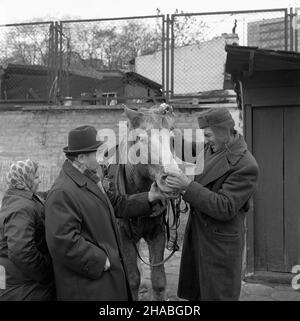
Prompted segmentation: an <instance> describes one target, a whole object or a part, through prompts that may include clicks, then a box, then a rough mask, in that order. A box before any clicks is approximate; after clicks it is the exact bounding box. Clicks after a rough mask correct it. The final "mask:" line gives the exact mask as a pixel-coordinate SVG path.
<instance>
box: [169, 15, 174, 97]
mask: <svg viewBox="0 0 300 321" xmlns="http://www.w3.org/2000/svg"><path fill="white" fill-rule="evenodd" d="M174 19H175V18H174V15H172V16H171V20H170V25H171V92H170V94H171V97H173V96H174V48H175V39H174Z"/></svg>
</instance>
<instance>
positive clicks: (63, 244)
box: [45, 160, 151, 301]
mask: <svg viewBox="0 0 300 321" xmlns="http://www.w3.org/2000/svg"><path fill="white" fill-rule="evenodd" d="M117 203H118V204H119V208H120V209H121V210H122V211H120V212H118V213H116V215H123V216H126V215H129V214H130V215H131V216H134V215H141V213H143V214H144V215H150V214H151V208H150V206H149V203H148V199H147V193H143V194H140V195H138V196H137V197H134V198H131V199H130V200H128V199H127V198H126V197H122V198H121V200H119V201H118V202H117ZM45 208H46V239H47V243H48V246H49V250H50V253H51V256H52V259H53V266H54V274H55V281H56V291H57V298H58V300H93V301H106V300H107V301H124V300H131V299H132V297H131V292H130V288H129V283H128V278H127V273H126V268H125V265H124V261H123V256H122V252H121V244H120V239H119V234H118V230H117V226H116V222H115V217H114V216H115V213H114V210H113V208H112V205H111V203H110V201H109V199H108V197H107V196H106V194H104V193H102V191H101V190H100V189H99V188H98V186H97V185H96V184H95V183H94V182H93V181H92V180H90V179H89V178H88V177H86V176H84V175H83V174H82V173H81V172H80V171H79V170H77V169H76V168H75V167H74V166H73V165H72V164H71V162H70V161H68V160H67V161H66V162H65V163H64V165H63V168H62V170H61V172H60V174H59V176H58V178H57V179H56V181H55V183H54V185H53V187H52V188H51V190H50V192H49V194H48V197H47V200H46V204H45ZM107 257H108V258H109V261H110V264H111V266H110V268H109V269H108V270H107V271H104V265H105V262H106V258H107Z"/></svg>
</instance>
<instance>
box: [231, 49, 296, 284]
mask: <svg viewBox="0 0 300 321" xmlns="http://www.w3.org/2000/svg"><path fill="white" fill-rule="evenodd" d="M225 50H226V51H227V61H226V71H227V72H228V73H230V74H231V76H232V80H233V82H234V83H235V88H236V91H237V94H238V97H239V104H240V108H241V109H242V111H243V120H244V122H243V123H244V135H245V138H246V141H247V144H248V147H249V149H250V150H251V151H252V153H253V155H254V157H255V158H256V160H257V162H258V164H259V167H260V178H259V186H258V190H257V192H256V194H255V196H254V197H253V204H254V206H253V210H252V211H251V213H249V215H248V216H247V242H246V244H247V247H246V248H247V251H246V255H247V256H246V272H247V273H248V275H254V276H256V277H257V278H258V277H263V278H271V279H273V277H275V279H276V280H278V279H281V278H283V279H290V277H291V274H290V273H291V270H292V267H293V266H295V265H297V264H300V54H298V53H295V52H288V51H272V50H262V49H259V48H256V47H241V46H226V48H225Z"/></svg>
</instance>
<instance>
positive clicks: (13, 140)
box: [0, 106, 238, 199]
mask: <svg viewBox="0 0 300 321" xmlns="http://www.w3.org/2000/svg"><path fill="white" fill-rule="evenodd" d="M75 108H76V109H75ZM200 111H202V109H199V107H197V106H196V107H192V106H189V108H175V113H176V124H177V126H178V127H179V128H197V114H198V113H199V112H200ZM232 112H233V116H234V118H235V119H236V121H237V119H238V111H237V110H236V109H232ZM122 114H123V109H121V108H120V107H118V106H114V107H108V108H104V107H101V106H100V107H98V106H84V108H80V107H73V108H72V107H70V108H68V107H63V108H48V109H47V108H46V109H45V107H43V108H39V107H32V108H28V107H27V108H23V109H19V110H6V111H4V110H1V111H0V199H1V191H2V192H3V191H4V190H5V189H6V184H5V173H6V171H7V169H8V166H9V164H10V163H11V161H15V160H21V159H26V158H31V159H33V160H37V161H38V162H39V164H40V174H41V179H42V184H41V190H46V189H48V188H50V186H51V184H52V183H53V181H54V179H55V177H56V176H57V174H58V172H59V170H60V167H61V165H62V163H63V161H64V159H65V157H64V154H63V152H62V148H63V147H64V146H66V145H67V136H68V132H69V131H70V130H71V129H72V128H75V127H78V126H81V125H85V124H88V125H93V126H95V127H96V129H97V130H100V129H103V128H112V129H114V130H115V131H116V134H118V131H117V124H118V120H125V117H124V115H122Z"/></svg>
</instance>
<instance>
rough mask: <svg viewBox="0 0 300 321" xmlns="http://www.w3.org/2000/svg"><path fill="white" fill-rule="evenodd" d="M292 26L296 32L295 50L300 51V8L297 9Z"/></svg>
mask: <svg viewBox="0 0 300 321" xmlns="http://www.w3.org/2000/svg"><path fill="white" fill-rule="evenodd" d="M292 27H293V29H294V32H295V51H297V52H300V8H296V9H295V16H294V19H293V25H292Z"/></svg>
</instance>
